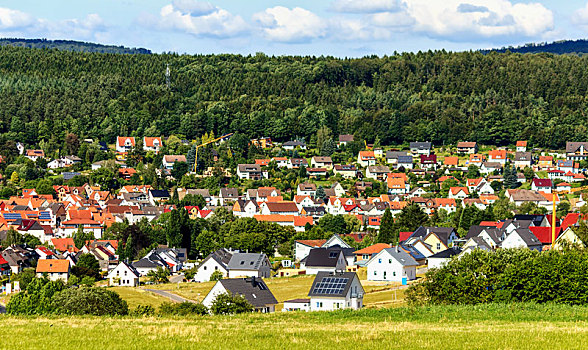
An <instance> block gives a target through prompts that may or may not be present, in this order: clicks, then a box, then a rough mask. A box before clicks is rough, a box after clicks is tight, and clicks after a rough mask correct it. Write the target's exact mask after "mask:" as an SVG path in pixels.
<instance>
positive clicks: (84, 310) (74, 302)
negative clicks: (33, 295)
mask: <svg viewBox="0 0 588 350" xmlns="http://www.w3.org/2000/svg"><path fill="white" fill-rule="evenodd" d="M53 307H54V309H55V312H56V313H58V314H64V315H95V316H102V315H109V316H114V315H126V314H128V312H129V308H128V306H127V302H126V301H124V300H122V299H121V297H120V296H119V295H118V294H117V293H116V292H113V291H111V290H108V289H106V288H69V289H66V290H64V291H62V292H60V293H58V294H56V295H55V296H54V297H53Z"/></svg>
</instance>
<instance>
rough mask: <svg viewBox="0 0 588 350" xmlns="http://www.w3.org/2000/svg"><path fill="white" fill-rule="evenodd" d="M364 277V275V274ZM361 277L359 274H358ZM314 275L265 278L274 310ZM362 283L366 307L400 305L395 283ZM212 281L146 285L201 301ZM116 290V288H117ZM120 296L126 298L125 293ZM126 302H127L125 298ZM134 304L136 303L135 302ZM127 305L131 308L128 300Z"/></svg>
mask: <svg viewBox="0 0 588 350" xmlns="http://www.w3.org/2000/svg"><path fill="white" fill-rule="evenodd" d="M364 277H365V276H364ZM360 278H361V274H360ZM313 280H314V276H311V275H308V276H304V275H302V276H296V277H284V278H270V279H266V280H265V282H266V284H267V286H268V288H269V289H270V290H271V291H272V293H273V294H274V296H275V297H276V299H277V300H278V302H279V304H278V305H277V306H276V310H281V309H282V306H283V302H284V301H285V300H289V299H296V298H307V297H308V291H309V290H310V286H311V285H312V281H313ZM362 283H364V286H363V288H364V290H365V292H366V294H365V296H364V304H365V306H366V307H384V306H400V305H403V301H402V299H403V297H404V291H403V290H398V291H394V290H392V289H391V288H392V287H395V286H396V284H388V285H366V284H365V281H362ZM213 285H214V282H204V283H193V282H191V283H179V284H171V283H168V284H160V285H154V286H147V287H146V288H149V289H161V290H166V291H169V292H171V293H174V294H177V295H179V296H181V297H184V298H186V299H190V300H194V301H202V299H204V297H205V296H206V294H208V292H209V291H210V289H211V288H212V286H213ZM117 291H118V290H117ZM121 297H122V298H123V299H125V300H127V296H126V295H122V294H121ZM127 302H129V301H128V300H127ZM135 306H136V304H135ZM129 307H130V308H131V309H132V308H133V307H134V306H131V303H130V302H129Z"/></svg>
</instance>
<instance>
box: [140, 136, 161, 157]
mask: <svg viewBox="0 0 588 350" xmlns="http://www.w3.org/2000/svg"><path fill="white" fill-rule="evenodd" d="M162 146H163V143H162V142H161V137H147V136H145V137H143V150H144V151H146V152H149V151H153V152H155V153H159V150H160V149H161V147H162Z"/></svg>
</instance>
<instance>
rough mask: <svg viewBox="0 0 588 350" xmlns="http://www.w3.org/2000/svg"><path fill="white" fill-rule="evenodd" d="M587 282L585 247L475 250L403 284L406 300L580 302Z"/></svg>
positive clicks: (587, 299) (585, 297) (583, 300)
mask: <svg viewBox="0 0 588 350" xmlns="http://www.w3.org/2000/svg"><path fill="white" fill-rule="evenodd" d="M587 283H588V252H587V251H580V250H566V251H550V252H547V253H539V252H537V251H531V250H528V249H504V250H498V251H497V252H485V251H480V250H476V251H473V252H471V253H470V254H466V255H464V256H462V257H460V258H459V259H457V258H454V259H452V260H451V261H450V262H449V263H448V264H446V265H445V266H443V267H441V268H438V269H432V270H430V271H428V272H427V274H426V277H425V279H424V280H423V281H422V282H420V283H416V284H413V285H411V286H410V287H409V288H408V291H407V301H408V302H409V303H410V304H412V305H418V304H480V303H490V302H527V301H532V302H537V303H546V302H556V303H564V304H573V305H585V304H588V293H586V290H585V285H586V284H587Z"/></svg>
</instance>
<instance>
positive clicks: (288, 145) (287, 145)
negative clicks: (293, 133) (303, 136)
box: [282, 141, 306, 150]
mask: <svg viewBox="0 0 588 350" xmlns="http://www.w3.org/2000/svg"><path fill="white" fill-rule="evenodd" d="M282 148H283V149H286V150H295V149H296V148H300V149H306V143H304V142H301V141H288V142H284V143H283V144H282Z"/></svg>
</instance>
